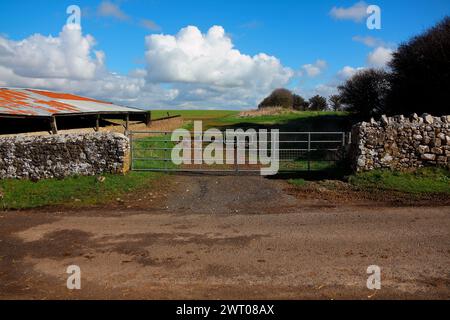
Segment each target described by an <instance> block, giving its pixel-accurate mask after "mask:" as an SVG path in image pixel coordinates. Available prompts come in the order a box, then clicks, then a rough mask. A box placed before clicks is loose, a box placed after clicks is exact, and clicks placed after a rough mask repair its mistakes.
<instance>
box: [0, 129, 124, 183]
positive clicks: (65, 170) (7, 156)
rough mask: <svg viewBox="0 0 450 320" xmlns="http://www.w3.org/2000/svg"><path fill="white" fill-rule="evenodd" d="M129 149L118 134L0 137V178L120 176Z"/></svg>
mask: <svg viewBox="0 0 450 320" xmlns="http://www.w3.org/2000/svg"><path fill="white" fill-rule="evenodd" d="M129 148H130V147H129V141H128V138H127V137H125V136H124V135H122V134H118V133H89V134H67V135H53V136H29V137H26V136H17V137H8V138H0V179H30V180H40V179H48V178H64V177H68V176H74V175H83V176H85V175H96V174H101V173H121V172H124V171H126V170H127V163H128V156H129Z"/></svg>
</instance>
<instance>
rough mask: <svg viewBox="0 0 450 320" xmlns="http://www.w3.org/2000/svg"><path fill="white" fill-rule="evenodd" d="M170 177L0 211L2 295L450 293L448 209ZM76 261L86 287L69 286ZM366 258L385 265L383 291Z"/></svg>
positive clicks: (235, 180) (263, 182)
mask: <svg viewBox="0 0 450 320" xmlns="http://www.w3.org/2000/svg"><path fill="white" fill-rule="evenodd" d="M170 179H172V181H171V182H170V183H167V184H166V185H164V187H163V190H160V192H159V193H155V192H154V191H149V192H148V193H146V194H142V198H140V199H137V200H139V205H138V206H133V205H124V206H123V207H118V208H116V207H111V208H107V207H106V208H93V209H92V208H91V209H86V210H63V211H54V210H39V211H22V212H2V213H0V298H2V299H11V298H19V299H23V298H33V299H50V298H56V299H65V298H69V299H79V298H88V299H90V298H100V299H106V298H112V299H122V298H125V299H132V298H133V299H173V298H175V299H183V298H194V299H202V298H205V299H246V298H247V299H250V298H256V299H282V298H286V299H318V298H321V299H339V298H356V299H377V298H440V299H449V298H450V268H449V266H450V207H448V206H447V207H401V206H400V207H385V206H383V204H382V203H381V204H380V203H378V205H376V203H374V202H367V201H366V202H364V201H362V202H360V203H350V204H348V203H340V202H339V203H335V204H333V203H332V202H330V201H329V200H327V201H325V200H323V199H321V198H320V196H317V195H315V196H314V197H313V198H311V197H309V198H302V197H301V196H299V195H293V194H289V193H288V192H286V189H287V188H288V184H287V183H286V182H284V181H277V180H269V179H263V178H261V177H247V178H245V179H243V178H242V177H234V176H230V177H216V176H175V177H171V178H170ZM162 194H165V195H167V196H161V195H162ZM135 200H136V199H135ZM137 200H136V201H137ZM73 264H75V265H78V266H79V267H80V268H81V272H82V277H81V278H82V288H81V290H75V291H70V290H68V289H67V288H66V280H67V277H68V274H66V268H67V267H68V266H69V265H73ZM369 265H378V266H380V267H381V270H382V289H381V290H379V291H376V292H373V291H369V290H368V289H367V288H366V281H367V277H368V275H367V274H366V269H367V267H368V266H369Z"/></svg>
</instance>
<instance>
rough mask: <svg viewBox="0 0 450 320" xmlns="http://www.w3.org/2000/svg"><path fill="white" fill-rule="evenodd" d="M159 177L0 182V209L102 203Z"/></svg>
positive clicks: (136, 175) (141, 174)
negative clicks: (101, 180)
mask: <svg viewBox="0 0 450 320" xmlns="http://www.w3.org/2000/svg"><path fill="white" fill-rule="evenodd" d="M159 176H160V174H158V173H154V172H130V173H128V174H126V175H112V174H107V175H104V177H105V178H106V179H105V181H103V182H99V181H98V179H97V177H72V178H66V179H63V180H57V179H48V180H41V181H38V182H31V181H28V180H1V181H0V190H1V192H0V210H1V209H26V208H37V207H43V206H50V205H68V206H84V205H94V204H101V203H106V202H109V201H111V200H115V199H116V198H118V197H121V196H124V195H125V194H127V193H130V192H135V191H137V190H139V189H143V188H146V187H149V185H150V184H151V183H152V182H153V181H154V180H155V179H156V178H157V177H159ZM1 194H3V197H2V196H1Z"/></svg>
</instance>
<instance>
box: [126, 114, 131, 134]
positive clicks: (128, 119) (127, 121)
mask: <svg viewBox="0 0 450 320" xmlns="http://www.w3.org/2000/svg"><path fill="white" fill-rule="evenodd" d="M129 128H130V114H128V113H127V115H126V116H125V132H128V130H129Z"/></svg>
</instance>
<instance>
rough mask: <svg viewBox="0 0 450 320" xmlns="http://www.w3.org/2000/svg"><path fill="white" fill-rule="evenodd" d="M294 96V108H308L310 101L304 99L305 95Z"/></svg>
mask: <svg viewBox="0 0 450 320" xmlns="http://www.w3.org/2000/svg"><path fill="white" fill-rule="evenodd" d="M293 98H294V104H293V106H292V107H293V108H294V110H306V108H308V102H307V101H306V100H305V99H303V97H301V96H299V95H298V94H294V95H293Z"/></svg>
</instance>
